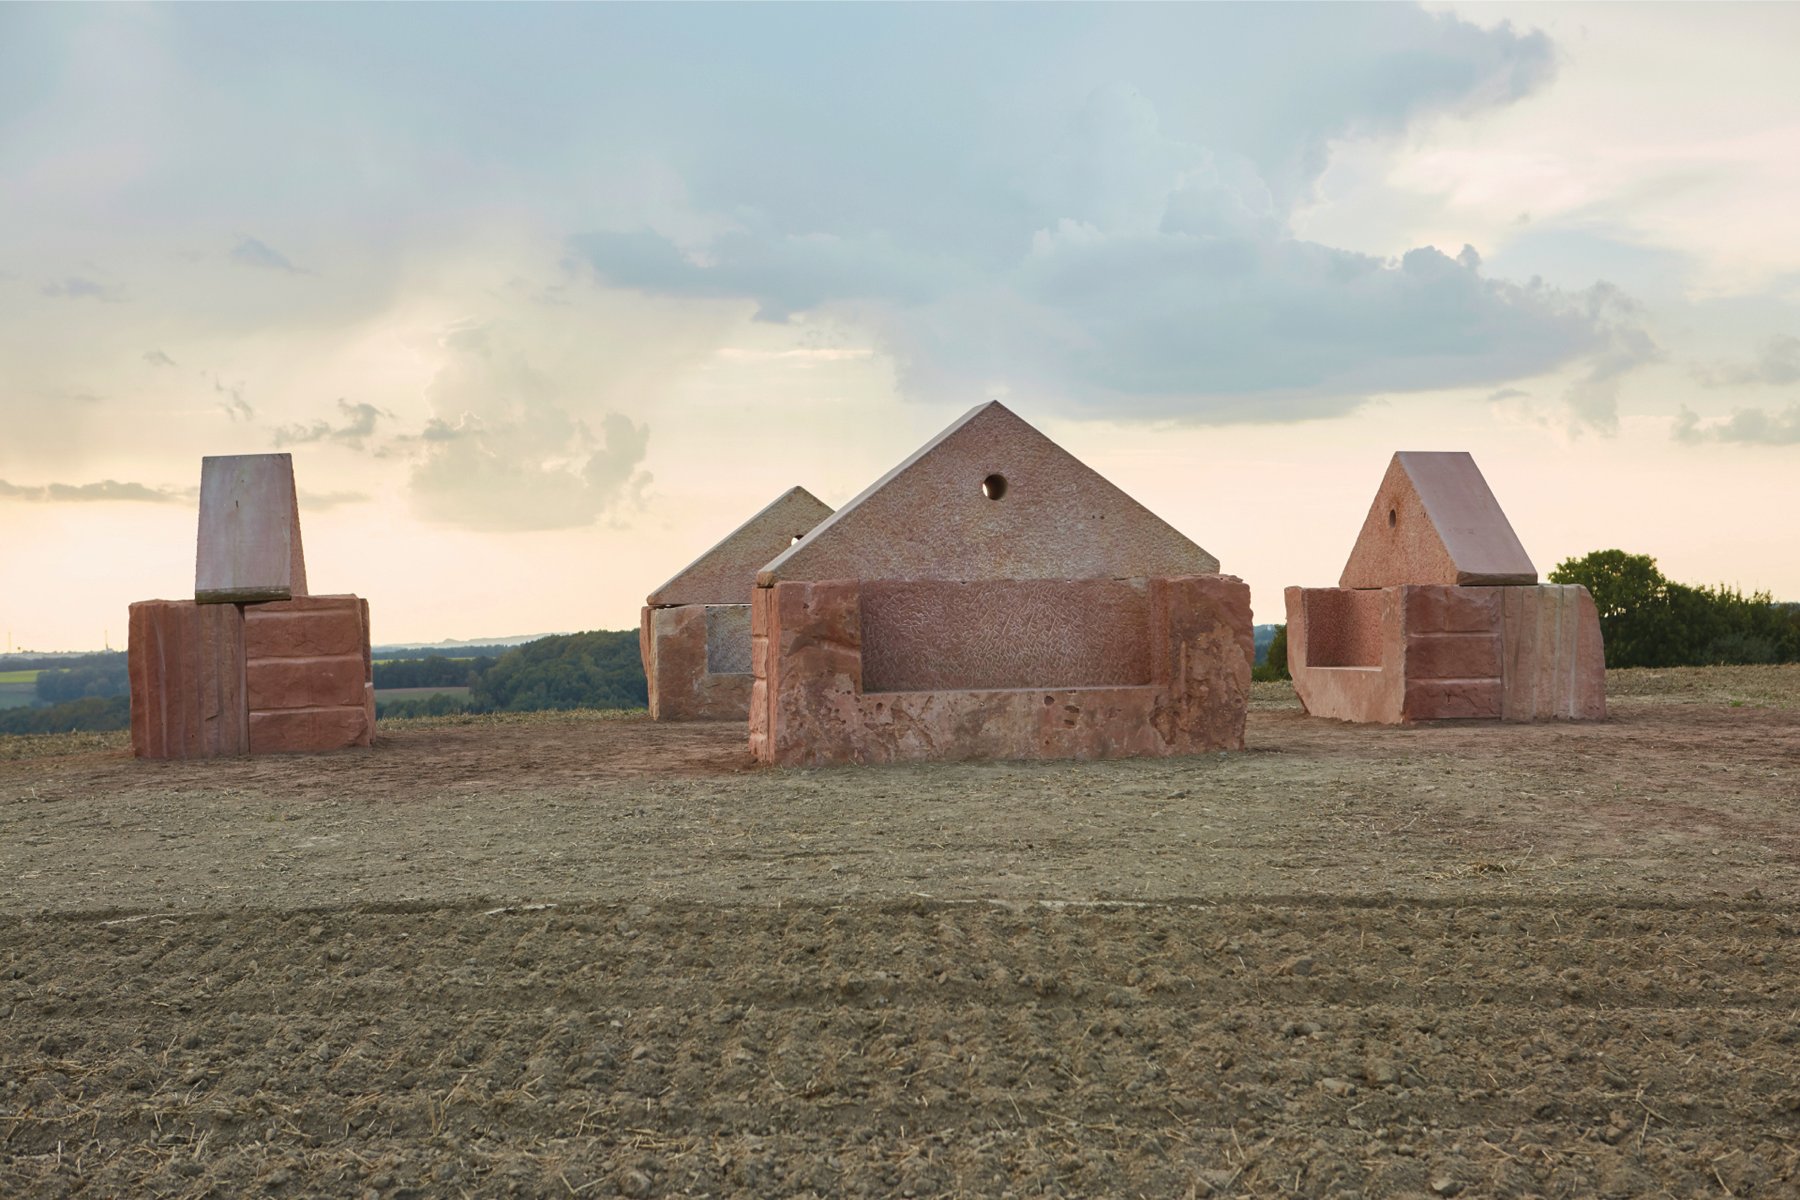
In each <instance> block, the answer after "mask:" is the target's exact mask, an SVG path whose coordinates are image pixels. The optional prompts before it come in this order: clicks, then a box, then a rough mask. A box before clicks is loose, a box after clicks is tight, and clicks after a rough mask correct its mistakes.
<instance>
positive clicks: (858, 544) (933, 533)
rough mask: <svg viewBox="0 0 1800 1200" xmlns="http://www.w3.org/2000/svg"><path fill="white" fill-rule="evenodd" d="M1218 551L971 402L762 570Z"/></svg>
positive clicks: (871, 572)
mask: <svg viewBox="0 0 1800 1200" xmlns="http://www.w3.org/2000/svg"><path fill="white" fill-rule="evenodd" d="M1218 569H1219V560H1218V559H1217V558H1214V557H1213V556H1212V555H1210V554H1208V553H1207V552H1206V551H1205V550H1202V549H1201V548H1200V547H1199V546H1196V545H1195V544H1194V543H1193V542H1191V541H1189V540H1188V539H1187V538H1186V537H1184V536H1182V535H1181V534H1180V533H1178V532H1177V531H1176V530H1175V529H1174V528H1172V527H1171V526H1170V525H1168V524H1167V523H1166V522H1164V521H1163V520H1162V519H1161V518H1160V517H1157V516H1156V515H1155V514H1154V513H1152V512H1150V511H1149V510H1148V509H1146V508H1145V507H1144V506H1143V505H1141V504H1139V503H1138V502H1137V501H1135V500H1133V499H1132V498H1131V497H1130V496H1128V495H1126V494H1125V493H1124V492H1123V491H1121V490H1120V489H1119V488H1117V487H1115V486H1114V485H1113V484H1112V483H1110V482H1108V481H1107V480H1106V479H1105V478H1103V477H1102V476H1101V475H1100V474H1099V473H1098V472H1096V471H1095V470H1094V469H1093V468H1091V467H1089V466H1087V465H1086V464H1085V463H1083V462H1081V461H1080V460H1079V459H1077V458H1076V457H1075V456H1074V455H1072V454H1070V453H1069V452H1068V451H1067V450H1064V449H1063V448H1062V447H1061V446H1058V445H1057V444H1056V443H1055V442H1053V441H1051V440H1050V439H1049V438H1047V437H1045V436H1044V435H1043V434H1042V433H1040V432H1038V431H1037V430H1036V429H1034V428H1032V426H1031V425H1029V424H1027V423H1026V422H1025V421H1024V420H1022V419H1020V418H1019V417H1018V416H1016V415H1015V414H1014V413H1013V412H1012V411H1010V410H1009V409H1008V408H1007V407H1006V406H1005V405H1003V404H1000V403H999V402H998V401H995V402H991V403H988V404H983V405H981V406H979V407H977V408H975V409H972V410H970V411H969V412H968V413H967V414H965V415H964V416H963V417H961V418H960V419H959V420H957V421H956V422H955V423H954V424H952V425H951V426H950V427H949V428H948V429H946V430H944V431H943V432H942V433H940V434H939V435H938V436H936V437H935V438H933V439H931V440H930V441H929V442H927V443H925V445H924V446H923V447H921V448H920V449H919V450H918V451H917V452H915V453H914V454H913V455H911V456H910V457H909V458H907V459H906V461H904V462H902V463H901V464H900V465H899V466H897V467H895V468H894V469H893V470H891V471H889V472H888V473H887V474H886V475H883V476H882V477H881V478H880V479H878V480H876V481H875V482H874V483H873V484H872V485H870V486H869V487H868V488H867V489H866V490H865V491H863V493H862V494H861V495H859V496H857V497H856V498H855V499H854V500H851V501H850V502H849V503H848V504H846V505H844V507H843V508H841V509H839V510H838V511H837V512H836V513H833V514H832V515H831V516H830V517H829V518H827V519H826V520H824V521H822V522H820V524H819V525H818V527H817V528H815V529H814V530H813V531H812V532H811V533H809V534H807V535H806V536H805V537H803V538H801V539H800V541H799V542H798V543H796V544H795V545H793V546H792V547H790V548H789V549H787V550H786V551H785V552H784V553H783V554H781V555H780V556H779V557H778V558H776V559H774V560H773V561H772V562H770V563H769V564H768V565H767V566H766V567H764V568H763V569H762V570H761V571H760V572H759V573H758V574H757V583H758V584H759V585H763V586H767V585H770V584H774V583H779V582H782V581H785V580H803V579H910V580H924V579H945V580H979V579H1020V580H1023V579H1073V578H1089V579H1091V578H1107V579H1148V578H1154V577H1158V576H1177V575H1210V574H1216V573H1217V572H1218Z"/></svg>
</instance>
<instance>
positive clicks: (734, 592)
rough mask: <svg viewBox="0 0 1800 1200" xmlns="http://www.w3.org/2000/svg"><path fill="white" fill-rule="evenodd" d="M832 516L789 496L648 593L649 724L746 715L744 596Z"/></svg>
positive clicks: (812, 499) (644, 632)
mask: <svg viewBox="0 0 1800 1200" xmlns="http://www.w3.org/2000/svg"><path fill="white" fill-rule="evenodd" d="M830 515H831V509H830V508H829V507H828V506H827V505H826V504H824V503H823V502H822V501H820V500H819V499H818V498H817V497H816V496H814V495H813V494H812V493H811V492H809V491H807V490H806V489H805V488H802V487H795V488H789V489H788V490H787V491H785V492H783V493H782V494H781V495H780V496H777V497H776V498H775V499H774V500H773V501H771V502H770V503H769V505H768V506H767V507H765V508H764V509H763V510H762V511H761V512H759V513H757V514H756V515H755V516H754V517H751V518H750V519H749V520H748V521H745V522H744V523H743V524H742V525H740V526H738V527H737V528H736V529H735V530H733V531H732V532H731V533H730V534H729V535H727V536H726V538H725V539H724V540H723V541H721V542H720V543H719V544H718V545H716V546H714V547H713V548H712V549H711V550H708V551H707V552H706V553H705V554H702V555H701V556H700V557H699V558H697V559H695V560H694V561H693V562H691V563H689V564H688V565H687V566H686V567H685V568H683V569H682V570H681V571H680V572H679V573H678V574H677V575H676V576H675V578H673V579H671V580H669V582H667V583H665V584H663V585H662V586H661V587H659V588H657V589H656V590H655V591H654V592H651V593H650V595H649V598H648V599H646V600H645V602H644V611H643V616H642V619H641V621H640V623H639V626H638V653H639V654H640V655H641V656H642V657H643V660H644V678H645V679H646V680H647V681H648V683H649V685H650V719H651V720H653V721H696V720H700V721H725V720H732V721H741V720H743V719H744V718H745V717H747V716H749V715H750V593H751V592H752V591H753V590H755V588H756V572H757V570H758V569H759V568H761V567H762V566H763V564H765V563H767V562H768V561H769V560H770V559H772V558H774V557H775V556H776V555H778V554H780V553H781V552H782V551H784V550H786V549H787V548H788V547H789V546H791V545H793V544H794V543H795V542H797V541H799V540H800V539H801V538H802V537H803V536H805V535H806V533H807V531H809V530H810V529H812V527H813V526H815V525H817V524H818V523H819V522H820V521H823V520H824V519H825V518H826V517H829V516H830Z"/></svg>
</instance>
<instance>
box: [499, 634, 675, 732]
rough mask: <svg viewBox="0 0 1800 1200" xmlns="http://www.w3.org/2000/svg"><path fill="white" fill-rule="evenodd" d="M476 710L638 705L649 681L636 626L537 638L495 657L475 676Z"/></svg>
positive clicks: (644, 697)
mask: <svg viewBox="0 0 1800 1200" xmlns="http://www.w3.org/2000/svg"><path fill="white" fill-rule="evenodd" d="M471 699H472V701H473V704H472V705H471V707H472V708H473V709H474V710H475V711H477V712H531V711H535V710H538V709H559V708H642V707H644V706H645V705H646V704H648V703H649V702H650V688H649V684H648V683H647V682H646V681H645V679H644V667H643V663H642V662H641V661H640V659H639V657H638V635H637V632H636V631H635V630H626V631H606V630H600V631H596V632H592V633H571V634H563V635H560V636H557V637H547V638H539V639H538V640H537V641H535V642H527V643H525V644H524V645H523V646H517V647H515V648H513V649H512V650H509V651H508V652H507V653H505V654H503V655H501V656H500V659H499V661H497V662H495V663H494V665H493V666H492V667H489V668H488V669H487V670H486V671H484V672H483V673H482V674H481V677H480V678H479V679H477V680H476V682H475V685H474V691H473V692H472V693H471Z"/></svg>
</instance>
